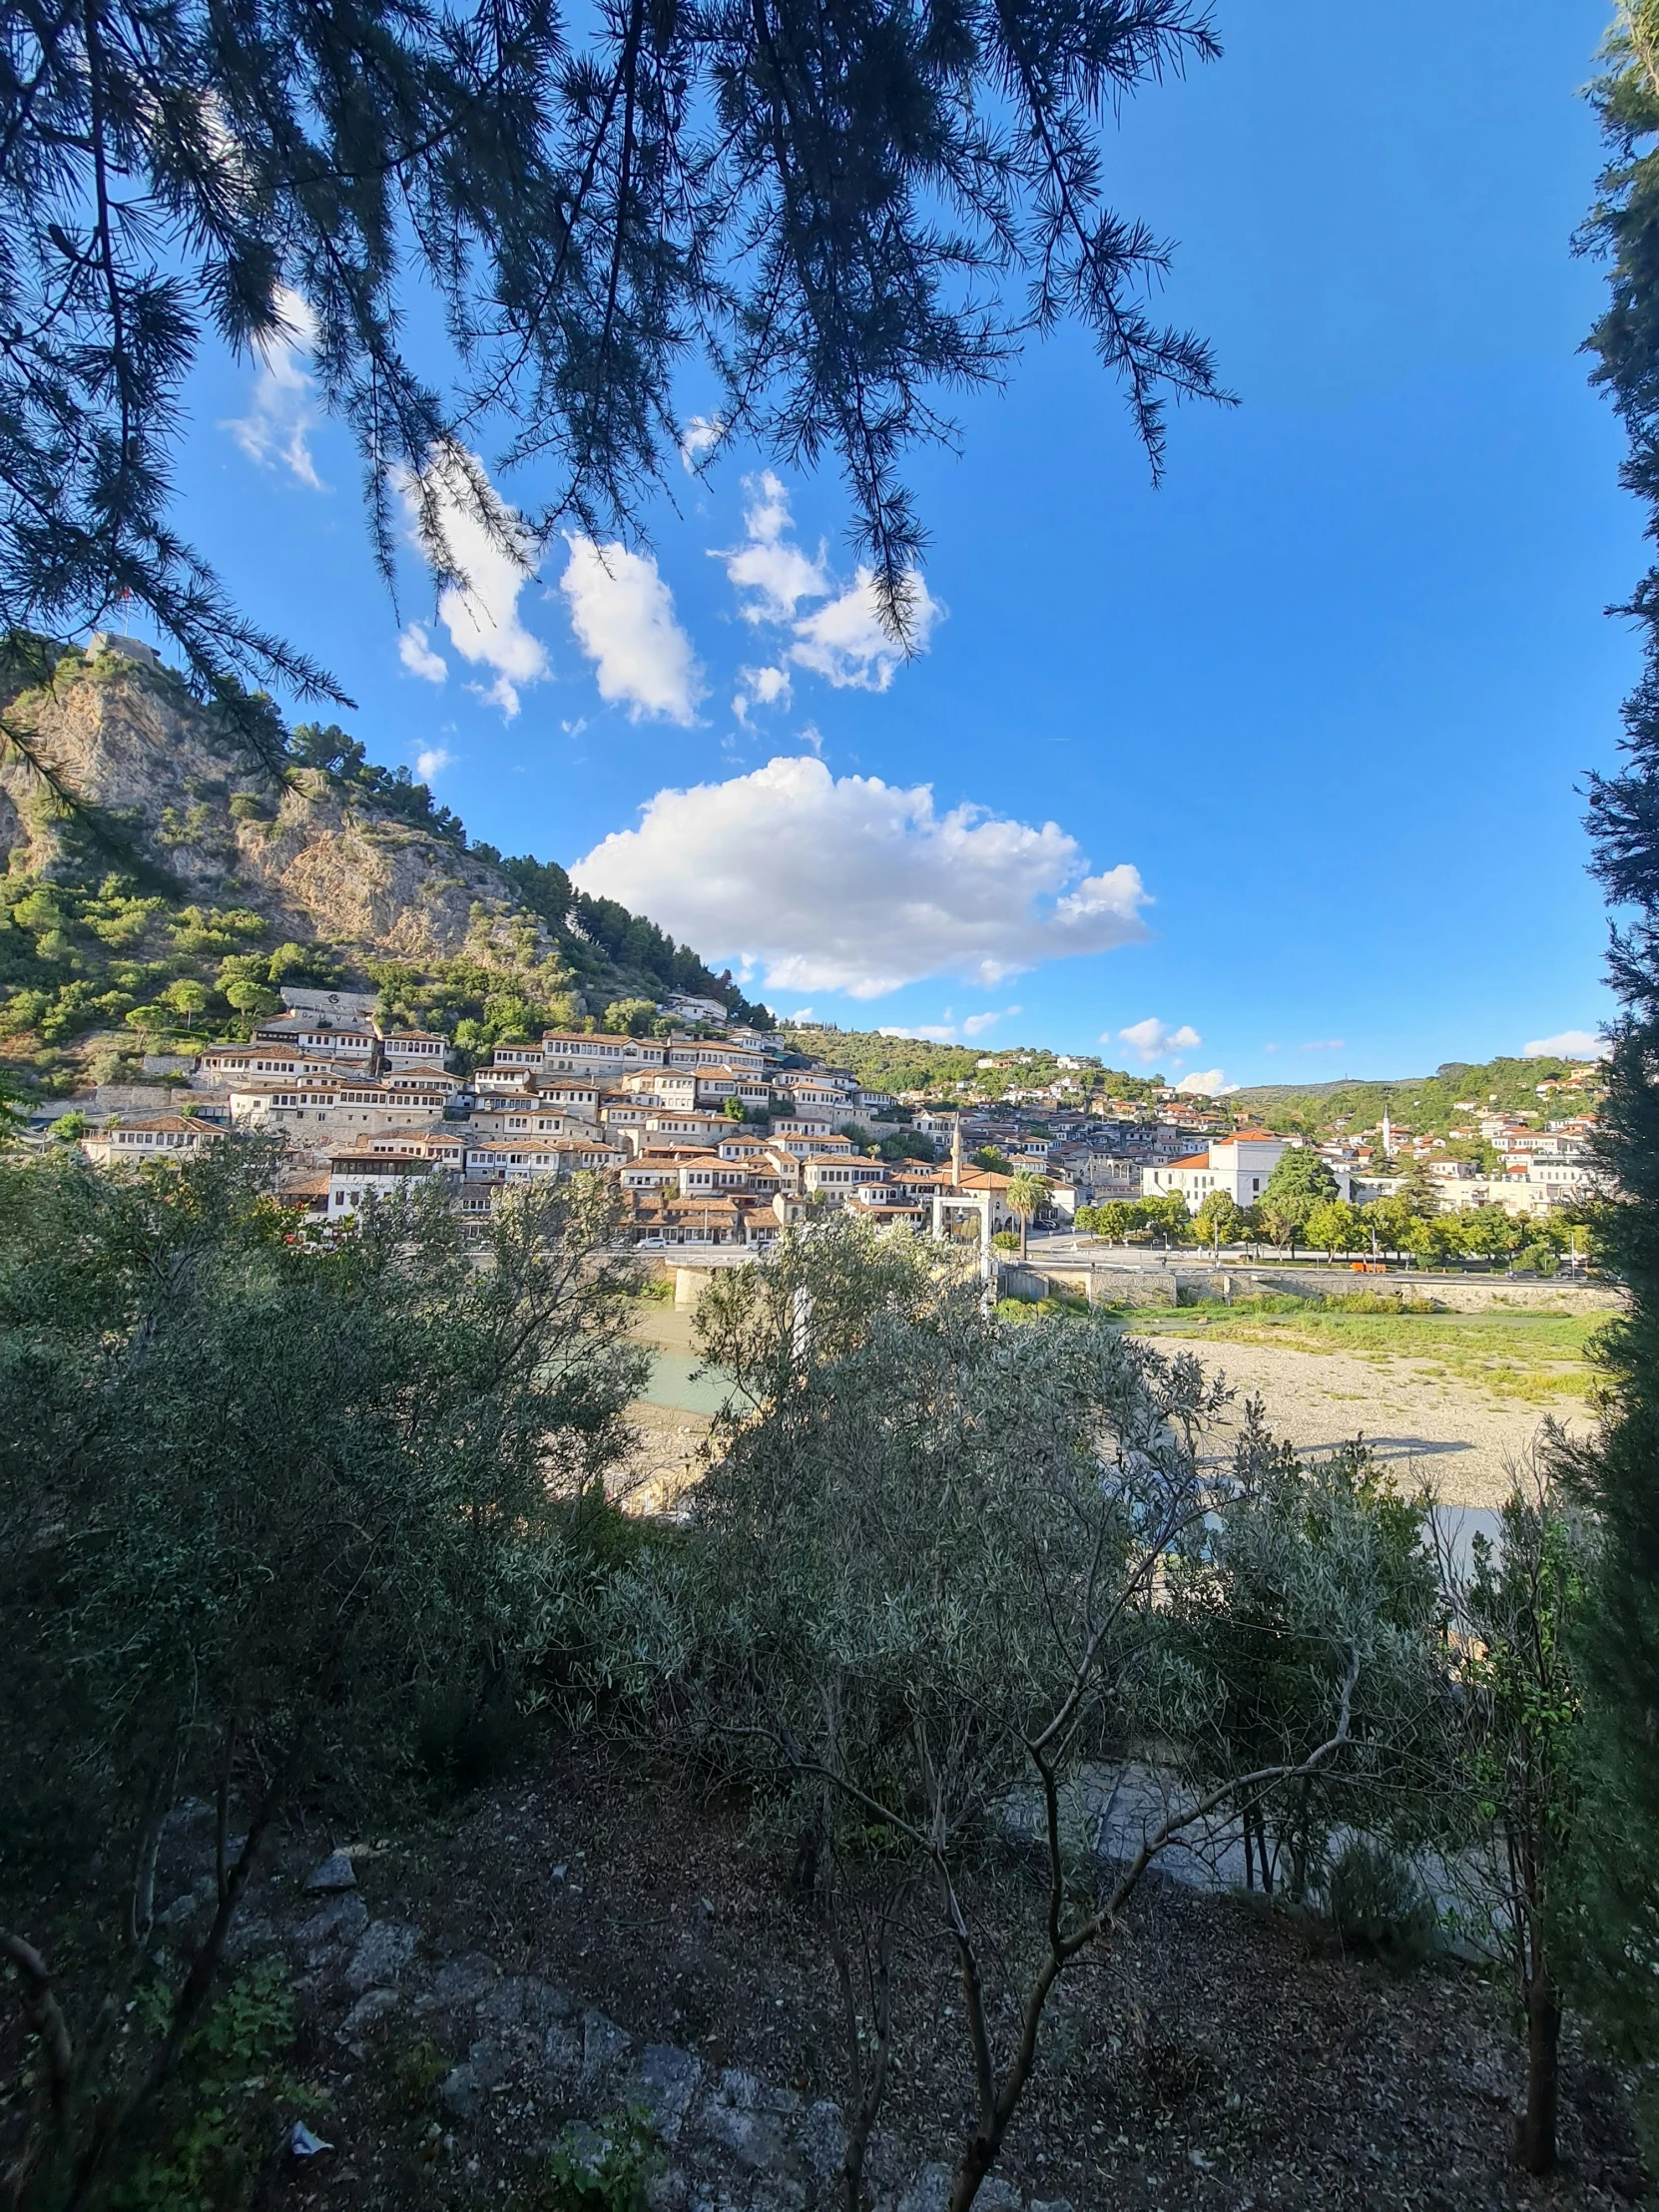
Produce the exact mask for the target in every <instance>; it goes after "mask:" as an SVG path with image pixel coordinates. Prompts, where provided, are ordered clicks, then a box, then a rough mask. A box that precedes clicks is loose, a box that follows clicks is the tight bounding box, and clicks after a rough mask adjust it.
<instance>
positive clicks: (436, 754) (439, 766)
mask: <svg viewBox="0 0 1659 2212" xmlns="http://www.w3.org/2000/svg"><path fill="white" fill-rule="evenodd" d="M454 765H455V756H454V754H453V753H446V752H445V751H444V749H443V747H442V746H441V745H434V746H428V748H427V749H426V751H425V752H424V753H417V754H416V755H415V774H416V775H417V776H418V777H419V778H420V781H421V782H422V783H423V784H429V783H430V782H431V781H432V779H433V777H434V776H441V775H442V774H443V772H444V770H445V769H446V768H453V767H454Z"/></svg>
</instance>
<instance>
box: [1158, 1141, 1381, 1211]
mask: <svg viewBox="0 0 1659 2212" xmlns="http://www.w3.org/2000/svg"><path fill="white" fill-rule="evenodd" d="M1288 1149H1289V1148H1288V1146H1287V1144H1286V1142H1285V1139H1284V1138H1283V1137H1271V1136H1269V1135H1268V1133H1267V1131H1266V1130H1262V1129H1244V1130H1240V1131H1239V1132H1238V1134H1237V1135H1236V1136H1233V1137H1230V1138H1229V1139H1228V1140H1227V1141H1226V1142H1225V1143H1224V1144H1213V1145H1212V1146H1211V1147H1210V1149H1209V1151H1208V1152H1191V1153H1188V1155H1187V1156H1186V1158H1185V1159H1181V1160H1171V1161H1168V1162H1167V1163H1165V1164H1164V1165H1162V1166H1159V1167H1150V1168H1143V1169H1142V1171H1141V1196H1142V1197H1143V1198H1160V1197H1168V1196H1170V1195H1171V1194H1172V1193H1173V1194H1174V1195H1175V1196H1177V1197H1180V1198H1183V1199H1185V1200H1186V1202H1187V1211H1188V1213H1190V1214H1196V1213H1197V1212H1198V1210H1199V1208H1200V1207H1201V1206H1202V1205H1203V1204H1204V1201H1205V1200H1206V1199H1207V1198H1208V1197H1209V1196H1210V1194H1211V1193H1212V1192H1213V1191H1225V1192H1226V1193H1227V1195H1228V1197H1229V1198H1230V1199H1231V1200H1232V1201H1233V1203H1234V1205H1235V1206H1239V1207H1245V1206H1254V1205H1256V1204H1257V1203H1258V1201H1259V1200H1260V1199H1261V1197H1262V1194H1263V1193H1264V1192H1265V1191H1266V1189H1267V1187H1268V1178H1269V1177H1270V1176H1271V1175H1272V1173H1273V1171H1274V1169H1275V1168H1276V1167H1277V1166H1278V1165H1279V1163H1280V1161H1281V1160H1282V1159H1283V1158H1284V1156H1285V1153H1286V1151H1287V1150H1288ZM1337 1181H1338V1187H1339V1189H1340V1188H1341V1186H1342V1183H1343V1181H1344V1178H1343V1177H1342V1176H1341V1175H1338V1178H1337Z"/></svg>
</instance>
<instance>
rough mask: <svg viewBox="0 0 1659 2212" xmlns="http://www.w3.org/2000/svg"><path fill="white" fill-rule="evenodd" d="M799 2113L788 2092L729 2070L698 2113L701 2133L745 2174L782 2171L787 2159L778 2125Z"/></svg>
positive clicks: (736, 2069) (733, 2068)
mask: <svg viewBox="0 0 1659 2212" xmlns="http://www.w3.org/2000/svg"><path fill="white" fill-rule="evenodd" d="M800 2109H801V2099H800V2098H799V2097H798V2096H797V2095H796V2093H795V2091H794V2090H793V2089H777V2088H773V2087H771V2086H770V2085H769V2084H768V2083H766V2082H763V2081H761V2080H760V2079H758V2078H757V2076H756V2075H754V2074H752V2073H748V2072H746V2071H744V2069H743V2068H742V2067H738V2066H729V2067H728V2068H727V2070H726V2071H725V2072H724V2073H723V2074H722V2075H721V2077H720V2081H719V2084H718V2085H717V2087H716V2088H715V2090H714V2091H713V2093H712V2094H711V2095H710V2096H709V2097H707V2098H706V2099H705V2101H704V2103H703V2104H702V2106H701V2107H700V2109H699V2112H698V2122H697V2124H698V2126H699V2128H700V2129H701V2130H702V2132H703V2133H704V2134H705V2135H707V2136H709V2137H711V2138H712V2139H713V2140H714V2141H715V2142H717V2143H719V2144H721V2145H722V2146H723V2147H724V2148H725V2149H727V2150H729V2151H730V2152H731V2153H732V2156H733V2157H734V2158H735V2159H736V2160H737V2161H738V2163H739V2165H741V2166H747V2167H748V2168H749V2170H750V2172H751V2173H759V2172H761V2171H762V2170H763V2169H774V2168H782V2167H783V2166H784V2165H785V2164H786V2162H787V2160H788V2159H789V2143H788V2140H787V2138H786V2135H785V2129H784V2123H785V2121H786V2119H790V2118H793V2117H794V2115H795V2114H796V2113H798V2112H799V2111H800Z"/></svg>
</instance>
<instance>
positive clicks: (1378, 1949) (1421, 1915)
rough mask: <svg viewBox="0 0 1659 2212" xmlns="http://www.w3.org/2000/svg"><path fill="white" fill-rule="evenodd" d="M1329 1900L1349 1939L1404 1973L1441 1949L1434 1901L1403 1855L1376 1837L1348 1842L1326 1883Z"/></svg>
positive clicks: (1334, 1918)
mask: <svg viewBox="0 0 1659 2212" xmlns="http://www.w3.org/2000/svg"><path fill="white" fill-rule="evenodd" d="M1326 1902H1327V1904H1328V1906H1329V1908H1330V1912H1331V1919H1332V1922H1333V1924H1334V1926H1335V1927H1336V1930H1337V1933H1338V1935H1339V1936H1341V1937H1342V1939H1343V1941H1344V1942H1345V1943H1347V1944H1349V1945H1351V1946H1352V1947H1353V1948H1354V1949H1356V1950H1362V1951H1366V1952H1369V1953H1370V1954H1371V1956H1373V1957H1375V1958H1381V1959H1382V1960H1383V1963H1384V1964H1385V1965H1389V1966H1393V1967H1395V1968H1396V1969H1397V1970H1399V1971H1400V1972H1408V1971H1409V1970H1410V1969H1411V1968H1412V1967H1413V1966H1420V1965H1421V1964H1422V1963H1423V1961H1424V1960H1425V1959H1426V1958H1427V1957H1428V1956H1429V1955H1430V1954H1431V1952H1432V1951H1433V1949H1434V1947H1435V1941H1436V1937H1437V1935H1438V1923H1437V1921H1436V1919H1435V1914H1434V1904H1433V1900H1432V1899H1431V1898H1430V1897H1429V1896H1428V1894H1427V1892H1426V1891H1425V1890H1424V1889H1423V1886H1422V1884H1421V1883H1420V1882H1419V1881H1418V1880H1417V1877H1416V1875H1415V1874H1414V1873H1413V1872H1412V1870H1411V1868H1410V1867H1409V1866H1408V1865H1407V1864H1406V1862H1405V1861H1404V1860H1403V1859H1401V1858H1400V1856H1399V1854H1398V1853H1397V1852H1395V1851H1391V1850H1390V1849H1389V1848H1388V1846H1387V1845H1386V1844H1383V1843H1380V1842H1378V1841H1377V1840H1376V1839H1375V1838H1373V1837H1370V1836H1357V1837H1355V1838H1354V1839H1353V1841H1352V1842H1350V1843H1348V1844H1346V1845H1345V1846H1344V1848H1343V1850H1342V1853H1341V1854H1340V1856H1339V1857H1338V1859H1337V1862H1336V1864H1335V1865H1334V1866H1333V1867H1332V1869H1331V1873H1330V1876H1329V1878H1328V1880H1327V1883H1326Z"/></svg>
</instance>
